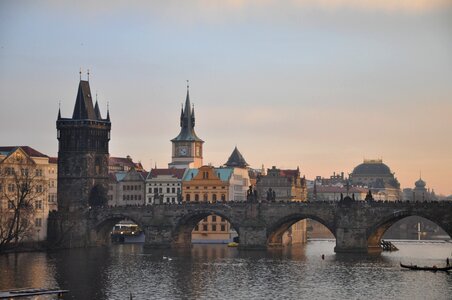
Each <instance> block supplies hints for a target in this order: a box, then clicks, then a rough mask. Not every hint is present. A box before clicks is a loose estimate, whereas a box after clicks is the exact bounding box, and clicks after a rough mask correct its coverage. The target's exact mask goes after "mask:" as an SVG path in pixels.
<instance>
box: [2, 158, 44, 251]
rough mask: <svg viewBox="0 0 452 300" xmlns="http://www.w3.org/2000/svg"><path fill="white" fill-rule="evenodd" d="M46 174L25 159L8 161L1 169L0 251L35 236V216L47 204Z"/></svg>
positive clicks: (6, 160)
mask: <svg viewBox="0 0 452 300" xmlns="http://www.w3.org/2000/svg"><path fill="white" fill-rule="evenodd" d="M42 172H43V170H42V169H39V168H38V167H37V165H36V163H35V162H34V161H33V160H32V159H30V158H28V157H25V156H22V155H15V156H14V157H9V158H7V159H5V161H4V162H3V163H2V164H1V169H0V251H1V250H3V249H5V248H10V247H15V246H17V245H18V244H19V243H20V242H22V241H23V240H25V239H27V238H29V237H30V236H31V235H32V234H33V228H34V225H35V224H34V216H35V211H36V209H37V208H38V209H39V208H42V206H43V205H45V204H44V201H45V200H46V199H45V195H46V190H47V184H46V181H45V179H44V177H43V173H42Z"/></svg>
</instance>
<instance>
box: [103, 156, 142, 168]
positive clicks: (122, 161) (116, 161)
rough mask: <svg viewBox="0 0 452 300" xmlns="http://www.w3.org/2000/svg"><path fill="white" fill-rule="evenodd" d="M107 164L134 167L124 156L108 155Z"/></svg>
mask: <svg viewBox="0 0 452 300" xmlns="http://www.w3.org/2000/svg"><path fill="white" fill-rule="evenodd" d="M108 164H109V165H126V166H129V167H135V164H134V162H133V161H132V160H130V159H128V158H126V157H110V158H109V159H108Z"/></svg>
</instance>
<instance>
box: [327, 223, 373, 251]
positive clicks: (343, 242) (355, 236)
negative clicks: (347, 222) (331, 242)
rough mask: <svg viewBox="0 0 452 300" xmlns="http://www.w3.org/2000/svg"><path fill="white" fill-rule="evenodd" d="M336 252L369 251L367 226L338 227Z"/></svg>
mask: <svg viewBox="0 0 452 300" xmlns="http://www.w3.org/2000/svg"><path fill="white" fill-rule="evenodd" d="M334 252H336V253H368V247H367V238H366V229H365V228H337V229H336V247H334Z"/></svg>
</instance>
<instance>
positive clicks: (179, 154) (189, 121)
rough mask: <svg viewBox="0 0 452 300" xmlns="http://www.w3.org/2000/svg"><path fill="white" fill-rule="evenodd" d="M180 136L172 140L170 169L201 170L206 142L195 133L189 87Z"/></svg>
mask: <svg viewBox="0 0 452 300" xmlns="http://www.w3.org/2000/svg"><path fill="white" fill-rule="evenodd" d="M180 127H181V130H180V132H179V135H178V136H177V137H175V138H174V139H172V140H171V142H172V144H173V151H172V160H171V163H169V164H168V167H170V168H199V167H201V166H202V146H203V143H204V141H203V140H201V139H200V138H199V137H198V136H197V135H196V133H195V108H194V107H192V106H191V103H190V92H189V90H188V86H187V96H186V98H185V107H183V108H182V109H181V114H180Z"/></svg>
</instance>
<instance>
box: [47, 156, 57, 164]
mask: <svg viewBox="0 0 452 300" xmlns="http://www.w3.org/2000/svg"><path fill="white" fill-rule="evenodd" d="M57 163H58V157H49V164H57Z"/></svg>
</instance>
